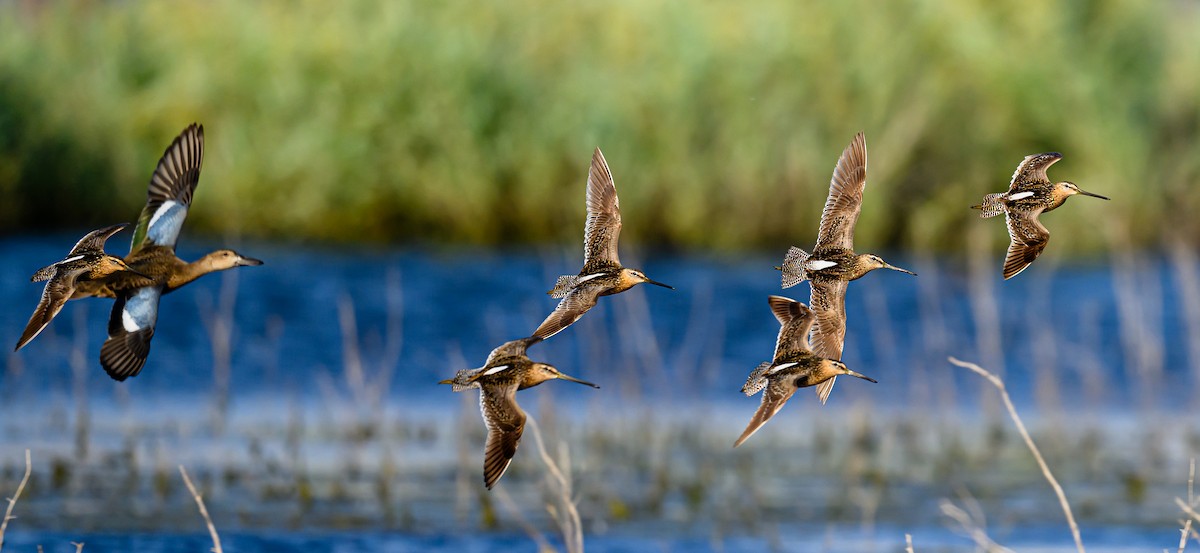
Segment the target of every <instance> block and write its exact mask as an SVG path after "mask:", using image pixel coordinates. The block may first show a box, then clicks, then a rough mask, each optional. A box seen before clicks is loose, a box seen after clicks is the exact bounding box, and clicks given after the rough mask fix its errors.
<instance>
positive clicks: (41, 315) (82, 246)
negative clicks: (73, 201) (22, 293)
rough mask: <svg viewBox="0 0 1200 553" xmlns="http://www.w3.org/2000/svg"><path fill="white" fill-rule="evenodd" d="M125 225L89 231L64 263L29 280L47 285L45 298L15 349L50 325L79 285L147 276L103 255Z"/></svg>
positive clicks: (120, 260)
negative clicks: (125, 277)
mask: <svg viewBox="0 0 1200 553" xmlns="http://www.w3.org/2000/svg"><path fill="white" fill-rule="evenodd" d="M125 227H126V225H125V224H120V225H113V226H111V227H105V228H102V229H99V230H94V231H92V232H89V233H88V234H87V236H84V237H83V238H82V239H80V240H79V242H77V243H76V244H75V247H74V248H71V253H68V254H67V257H66V258H64V259H63V260H62V261H59V262H57V263H54V264H53V265H50V266H48V267H42V268H41V269H38V271H37V272H36V273H33V277H32V278H30V281H32V282H42V281H45V282H46V287H45V288H43V289H42V299H41V301H39V302H38V305H37V308H36V309H34V310H33V315H32V316H31V317H29V324H28V325H26V326H25V332H23V333H22V334H21V339H20V340H19V341H18V342H17V347H16V348H15V349H14V350H13V351H16V350H19V349H21V348H22V347H23V346H24V345H25V344H28V343H29V342H30V341H31V340H33V339H34V337H36V336H37V335H38V334H40V333H41V332H42V330H43V329H45V328H46V325H48V324H50V320H51V319H53V318H54V316H55V315H58V312H59V311H62V308H63V305H65V304H66V303H67V300H69V299H71V296H73V295H74V294H75V290H76V289H77V287H79V286H85V285H87V283H102V282H104V281H106V280H110V279H115V278H121V277H122V276H129V277H135V278H145V275H143V274H140V273H138V272H137V271H135V270H133V269H131V268H130V267H129V265H127V264H126V263H125V261H124V260H122V259H121V258H119V257H117V256H115V255H109V254H107V253H104V243H105V242H107V241H108V239H109V237H111V236H112V235H114V234H116V233H118V232H120V231H121V229H123V228H125Z"/></svg>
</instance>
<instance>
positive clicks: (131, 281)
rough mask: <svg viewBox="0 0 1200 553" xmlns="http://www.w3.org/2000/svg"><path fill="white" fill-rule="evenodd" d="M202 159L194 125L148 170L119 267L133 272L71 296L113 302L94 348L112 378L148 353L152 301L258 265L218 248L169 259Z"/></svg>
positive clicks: (154, 314)
mask: <svg viewBox="0 0 1200 553" xmlns="http://www.w3.org/2000/svg"><path fill="white" fill-rule="evenodd" d="M203 159H204V127H202V126H200V125H197V124H195V123H193V124H191V125H190V126H188V127H187V128H186V129H184V130H183V132H182V133H181V134H180V135H179V136H178V137H176V138H175V140H174V141H173V142H172V143H171V145H170V146H168V147H167V149H166V151H165V152H163V156H162V158H161V159H160V160H159V161H158V166H157V167H155V169H154V174H153V175H151V177H150V186H149V187H148V189H147V201H146V206H145V207H144V208H142V213H141V216H140V217H138V224H137V227H136V228H135V229H134V232H133V242H132V244H131V246H130V249H129V255H127V256H125V260H124V261H125V263H126V264H128V265H129V266H130V267H132V268H133V269H134V270H135V271H137V273H139V274H132V273H131V274H130V275H129V276H127V277H123V278H115V279H113V278H110V279H107V280H104V281H94V282H92V283H89V284H88V285H86V286H81V287H78V288H77V289H76V291H75V295H74V297H76V298H79V297H88V296H96V297H105V298H115V299H116V300H117V301H116V303H115V304H114V305H113V309H112V315H111V316H110V317H109V321H108V339H107V340H105V342H104V345H103V346H101V348H100V365H101V366H103V367H104V371H105V372H106V373H108V375H109V376H110V377H112V378H113V379H114V380H125V379H126V378H129V377H131V376H137V374H138V373H139V372H141V370H142V367H143V366H144V365H145V364H146V358H147V356H149V354H150V339H151V338H153V337H154V328H155V325H156V324H157V322H158V302H159V299H160V298H162V295H163V294H166V293H169V292H172V291H174V290H177V289H179V288H180V287H182V286H184V285H186V284H188V283H190V282H192V281H193V280H196V279H197V278H200V277H201V276H204V275H206V274H208V273H212V272H216V271H223V270H226V269H232V268H234V267H242V266H248V265H262V261H259V260H257V259H254V258H250V257H245V256H243V255H241V254H239V253H237V252H235V251H233V250H229V249H221V250H217V251H214V252H212V253H209V254H207V255H204V256H203V257H201V258H200V259H197V260H195V261H192V262H187V261H184V260H182V259H180V258H179V257H177V256H176V255H175V243H176V241H177V240H178V239H179V231H180V229H181V228H182V227H183V221H184V219H185V218H186V217H187V213H188V208H189V207H190V206H191V204H192V196H193V194H194V193H195V191H196V185H197V184H198V183H199V182H200V166H201V163H202V161H203Z"/></svg>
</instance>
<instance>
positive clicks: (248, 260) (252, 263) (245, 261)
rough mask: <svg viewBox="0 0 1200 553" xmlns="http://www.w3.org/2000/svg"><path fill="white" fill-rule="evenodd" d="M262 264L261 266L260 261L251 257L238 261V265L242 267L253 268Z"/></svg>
mask: <svg viewBox="0 0 1200 553" xmlns="http://www.w3.org/2000/svg"><path fill="white" fill-rule="evenodd" d="M262 264H263V262H262V260H261V259H254V258H253V257H245V256H242V257H241V258H240V259H238V265H242V266H247V265H248V266H251V267H253V266H257V265H262Z"/></svg>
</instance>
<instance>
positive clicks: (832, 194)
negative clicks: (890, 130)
mask: <svg viewBox="0 0 1200 553" xmlns="http://www.w3.org/2000/svg"><path fill="white" fill-rule="evenodd" d="M866 186H867V139H866V137H865V136H864V135H863V133H861V132H860V133H858V134H856V135H854V139H853V140H851V141H850V144H849V145H848V146H846V149H845V150H844V151H843V152H842V157H840V158H838V162H837V166H836V167H834V169H833V179H832V180H830V182H829V197H828V198H827V199H826V200H825V210H824V211H822V212H821V229H820V231H819V232H818V233H817V249H823V248H842V249H847V250H853V249H854V226H855V224H856V223H857V222H858V214H859V212H860V211H861V210H862V195H863V189H865V188H866Z"/></svg>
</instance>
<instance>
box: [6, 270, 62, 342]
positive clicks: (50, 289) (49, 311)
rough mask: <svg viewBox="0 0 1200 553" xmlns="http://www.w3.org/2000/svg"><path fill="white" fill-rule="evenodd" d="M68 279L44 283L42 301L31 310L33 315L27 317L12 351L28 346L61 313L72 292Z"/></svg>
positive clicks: (55, 279)
mask: <svg viewBox="0 0 1200 553" xmlns="http://www.w3.org/2000/svg"><path fill="white" fill-rule="evenodd" d="M71 280H73V279H70V278H51V279H50V281H49V282H47V283H46V287H45V288H43V289H42V299H41V301H39V302H38V304H37V307H36V308H34V310H33V315H32V316H30V317H29V324H27V325H25V332H22V333H21V339H20V340H19V341H18V342H17V347H16V348H14V349H13V351H17V350H19V349H21V348H22V347H24V346H25V344H28V343H29V342H30V341H31V340H33V339H34V338H36V337H37V335H38V334H41V333H42V330H45V328H46V325H48V324H50V321H51V320H52V319H53V318H54V316H55V315H58V312H59V311H62V308H63V305H65V304H66V303H67V299H69V298H70V297H71V293H72V292H73V291H74V290H73V288H72V286H71V282H70V281H71Z"/></svg>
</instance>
